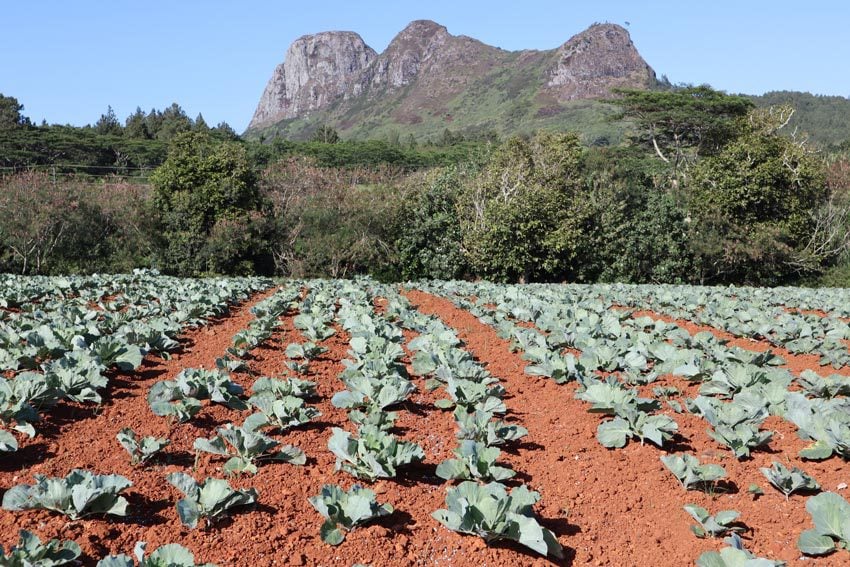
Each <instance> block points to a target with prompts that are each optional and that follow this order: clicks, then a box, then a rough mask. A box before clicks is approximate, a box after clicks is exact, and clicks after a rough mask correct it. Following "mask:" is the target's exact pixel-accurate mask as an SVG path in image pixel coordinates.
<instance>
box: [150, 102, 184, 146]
mask: <svg viewBox="0 0 850 567" xmlns="http://www.w3.org/2000/svg"><path fill="white" fill-rule="evenodd" d="M151 114H152V115H153V116H152V117H151V119H152V121H153V122H154V123H155V124H156V127H154V128H151V132H152V133H153V134H154V136H155V137H156V138H157V139H158V140H164V141H166V142H167V141H170V140H171V139H173V138H174V137H175V136H176V135H178V134H182V133H184V132H189V131H191V130H192V119H191V118H189V117H188V116H187V115H186V112H185V111H184V110H183V109H182V108H181V107H180V105H179V104H177V103H176V102H174V103H171V106H169V107H168V108H166V109H165V110H163V111H162V112H161V113H158V112H156V110H153V111H151Z"/></svg>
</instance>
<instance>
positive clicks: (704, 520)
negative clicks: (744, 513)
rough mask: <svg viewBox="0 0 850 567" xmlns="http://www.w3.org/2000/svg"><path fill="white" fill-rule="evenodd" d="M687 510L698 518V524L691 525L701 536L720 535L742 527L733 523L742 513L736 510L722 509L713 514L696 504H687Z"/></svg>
mask: <svg viewBox="0 0 850 567" xmlns="http://www.w3.org/2000/svg"><path fill="white" fill-rule="evenodd" d="M685 512H687V513H688V514H690V515H691V517H692V518H693V519H694V520H696V522H697V525H695V526H691V531H692V532H694V535H695V536H697V537H699V538H703V537H706V536H711V537H720V536H722V535H725V534H727V533H729V532H731V531H736V530H741V529H742V528H741V527H740V526H734V525H733V523H734V522H735V520H737V519H738V517H739V516H740V515H741V514H740V513H739V512H736V511H735V510H721V511H720V512H718V513H717V514H714V515H713V516H712V515H711V514H709V512H708V510H706V509H705V508H702V507H700V506H697V505H695V504H687V505H686V506H685Z"/></svg>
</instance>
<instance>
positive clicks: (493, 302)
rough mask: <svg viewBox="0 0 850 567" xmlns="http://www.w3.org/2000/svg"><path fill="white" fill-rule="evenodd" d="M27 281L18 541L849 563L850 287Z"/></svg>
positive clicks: (164, 554)
mask: <svg viewBox="0 0 850 567" xmlns="http://www.w3.org/2000/svg"><path fill="white" fill-rule="evenodd" d="M0 288H2V294H0V342H2V349H0V365H2V371H3V373H4V380H2V381H0V494H2V509H1V510H0V545H2V549H1V550H0V567H2V566H7V565H8V566H25V565H40V566H42V565H43V566H53V565H57V566H58V565H97V566H102V567H112V566H122V567H123V566H134V565H146V566H148V567H158V566H184V565H189V566H191V565H207V564H214V565H221V566H225V565H255V566H261V565H346V566H350V565H355V564H365V565H461V566H467V565H469V566H472V565H476V566H478V565H529V564H535V565H546V564H555V565H617V566H619V565H694V564H695V565H700V566H704V567H715V566H718V567H720V566H730V567H731V566H744V565H746V566H768V565H786V564H787V565H817V566H820V565H846V564H848V563H850V550H848V548H850V502H848V498H850V496H848V495H850V491H848V484H850V466H848V464H847V460H848V459H850V398H848V394H850V350H848V345H850V326H848V321H850V290H839V289H802V288H774V289H761V288H734V287H728V288H725V287H724V288H711V287H688V286H668V285H643V286H627V285H619V284H616V285H544V284H531V285H497V284H491V283H486V282H476V283H469V282H436V281H431V282H415V283H408V284H406V285H401V286H398V285H386V284H380V283H377V282H375V281H373V280H370V279H359V280H303V281H296V280H285V281H272V280H267V279H260V278H209V279H176V278H170V277H165V276H160V275H158V274H157V273H155V272H149V271H138V272H136V273H133V274H128V275H121V276H98V275H95V276H89V277H61V278H59V277H53V278H48V277H20V276H9V275H6V276H0Z"/></svg>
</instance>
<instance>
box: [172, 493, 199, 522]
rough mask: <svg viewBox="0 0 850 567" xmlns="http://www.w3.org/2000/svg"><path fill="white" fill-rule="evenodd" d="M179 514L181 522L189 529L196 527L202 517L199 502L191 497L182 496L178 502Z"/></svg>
mask: <svg viewBox="0 0 850 567" xmlns="http://www.w3.org/2000/svg"><path fill="white" fill-rule="evenodd" d="M177 516H178V517H179V518H180V522H181V523H182V524H183V525H184V526H186V527H188V528H189V529H195V528H196V527H197V526H198V520H199V519H200V517H201V513H200V510H199V508H198V503H197V502H195V501H194V500H190V499H189V498H182V499H180V500H179V501H178V502H177Z"/></svg>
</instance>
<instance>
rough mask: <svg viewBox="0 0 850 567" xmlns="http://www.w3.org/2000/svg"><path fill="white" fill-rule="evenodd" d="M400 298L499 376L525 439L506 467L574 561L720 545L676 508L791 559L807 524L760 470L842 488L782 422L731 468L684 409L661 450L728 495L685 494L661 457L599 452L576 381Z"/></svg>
mask: <svg viewBox="0 0 850 567" xmlns="http://www.w3.org/2000/svg"><path fill="white" fill-rule="evenodd" d="M407 295H408V297H409V298H410V299H411V301H413V302H414V303H416V304H418V305H419V308H420V309H421V310H422V311H423V312H426V313H436V314H438V315H440V317H441V318H443V320H444V321H445V322H446V323H447V324H448V325H450V326H452V327H454V328H455V329H457V330H458V334H459V336H460V338H461V339H462V340H463V341H464V342H465V343H466V344H467V345H468V348H470V350H471V351H472V352H473V353H474V354H475V355H476V357H477V358H478V359H479V360H482V361H486V362H487V368H488V369H489V370H490V371H491V372H492V373H493V374H494V375H496V376H498V377H500V378H502V383H503V384H504V386H505V388H506V389H507V391H508V393H509V394H510V396H511V397H509V398H508V400H507V405H508V407H509V408H510V410H511V412H512V415H513V416H514V417H516V418H517V419H518V421H519V422H520V423H522V424H523V425H524V426H525V427H526V428H528V430H529V437H528V438H527V441H528V442H527V443H524V444H523V446H521V447H520V449H519V451H518V452H517V454H516V455H515V456H511V458H509V459H508V461H509V462H510V463H511V465H512V466H513V468H514V469H516V470H518V471H523V472H524V473H526V475H527V477H526V478H525V479H524V480H525V481H526V482H527V484H529V485H530V486H531V487H532V488H534V489H535V490H538V491H539V492H540V493H541V495H542V500H541V502H540V503H539V504H538V505H537V512H538V515H539V516H540V517H542V518H543V519H544V520H543V523H544V524H546V525H548V527H550V529H553V531H555V533H556V534H558V536H559V540H560V541H561V543H562V544H563V545H565V546H566V547H568V548H571V551H572V553H573V554H574V557H573V560H574V563H575V564H576V565H586V564H590V565H690V564H693V561H694V560H695V559H696V558H697V557H698V556H699V554H700V553H702V552H703V551H706V550H710V549H718V548H720V547H722V543H721V541H720V540H701V539H697V538H696V537H695V536H694V535H693V534H692V533H691V532H690V529H689V526H690V525H691V524H692V523H693V522H692V520H691V518H690V516H688V514H687V513H686V512H685V511H684V510H683V509H682V507H683V506H684V505H685V504H689V503H693V504H698V505H700V506H703V507H705V508H707V509H708V510H709V511H710V512H712V513H715V512H717V511H719V510H723V509H734V510H738V511H739V512H741V518H740V519H741V521H742V522H744V523H745V524H746V525H747V526H748V527H750V528H751V531H749V532H747V533H746V534H745V541H746V545H747V548H748V549H750V550H751V551H753V552H754V553H756V554H757V555H760V556H766V557H771V558H774V559H783V560H786V561H788V562H789V564H791V565H796V564H802V563H803V560H802V559H801V554H800V553H799V552H798V551H797V546H796V540H797V536H798V535H799V533H800V532H801V531H802V530H804V529H807V528H809V527H811V521H810V519H809V516H808V514H807V513H806V511H805V497H804V496H799V495H792V496H791V498H790V500H789V501H788V502H785V497H784V496H783V495H782V494H780V493H779V492H777V491H776V490H774V489H773V488H772V487H771V486H769V485H768V483H767V482H766V480H765V479H764V477H763V476H762V475H761V473H760V472H759V470H758V469H759V467H767V466H770V463H771V461H773V460H779V461H782V462H783V463H786V464H787V463H789V462H790V463H792V464H794V465H795V466H800V467H801V468H803V469H804V470H806V471H807V472H809V473H810V474H812V475H813V476H814V477H815V478H816V479H818V480H819V481H820V482H821V484H822V486H823V487H824V489H826V490H836V488H837V486H838V485H839V484H840V483H842V482H850V471H848V468H847V466H846V465H845V463H844V462H843V461H840V460H837V459H831V460H828V461H825V462H822V463H812V462H802V461H800V459H798V458H797V452H798V451H799V450H800V449H802V448H803V447H804V446H805V445H806V443H805V442H803V441H802V440H800V439H799V438H798V437H797V435H796V433H795V431H794V426H793V425H792V424H789V423H787V422H784V421H781V420H779V419H777V418H770V419H768V421H767V422H766V424H765V427H767V428H770V429H772V430H775V431H776V432H777V434H776V436H775V438H774V440H773V441H772V442H771V443H770V450H769V452H768V451H757V452H754V453H753V457H752V459H750V460H745V461H737V460H735V459H734V458H733V457H732V456H731V454H730V453H729V452H728V451H727V450H726V449H724V448H722V447H720V446H719V445H717V444H716V443H715V442H714V441H713V440H712V439H711V438H710V437H708V435H706V433H705V430H706V428H707V427H708V424H707V423H706V422H705V421H704V420H702V419H701V418H699V417H697V416H693V415H690V414H671V415H673V417H674V419H675V420H676V421H677V422H678V424H679V431H680V434H681V435H680V437H679V438H678V439H677V440H676V441H677V443H676V445H675V446H672V447H670V449H671V450H675V451H676V452H679V451H687V452H690V453H693V454H696V455H697V456H698V457H699V458H700V460H701V461H702V462H714V463H719V464H722V465H723V466H724V467H725V468H726V471H727V478H728V480H729V481H730V484H728V485H727V486H726V489H727V490H728V491H729V492H724V493H721V492H718V493H716V494H714V495H708V494H703V493H702V492H696V491H689V492H685V491H684V490H682V489H681V488H680V487H679V485H678V483H677V482H676V480H675V479H674V478H673V476H672V475H671V474H670V473H669V472H668V471H667V470H666V468H664V466H663V465H662V464H661V462H660V460H659V456H661V455H663V454H666V451H663V450H660V449H658V448H657V447H655V446H653V445H650V444H647V445H644V446H641V445H640V443H633V442H630V443H629V444H628V445H627V446H626V447H625V448H624V449H617V450H608V449H605V448H604V447H602V445H600V444H599V442H598V441H597V440H596V438H595V437H596V427H597V425H598V424H599V422H600V421H601V419H600V418H599V417H597V416H595V415H593V414H589V413H588V412H587V404H585V403H584V402H581V401H578V400H576V399H575V398H574V394H575V389H576V385H575V384H567V385H563V386H559V385H557V384H555V383H554V382H553V381H551V380H548V379H544V378H535V377H530V376H526V375H525V374H524V373H523V368H524V366H525V365H526V364H527V363H526V362H525V361H523V360H522V359H521V357H520V355H519V354H512V353H510V344H509V342H508V341H505V340H502V339H500V338H499V337H498V336H497V335H496V332H495V331H494V330H493V329H492V328H490V327H488V326H485V325H483V324H482V323H480V322H479V321H478V320H477V318H476V317H475V316H473V315H472V314H471V313H469V312H467V311H464V310H461V309H458V308H457V307H455V306H454V305H453V304H451V303H450V302H449V301H447V300H444V299H441V298H436V297H433V296H431V295H428V294H426V293H422V292H419V291H412V292H410V293H408V294H407ZM656 385H674V386H677V387H679V388H680V389H683V390H687V389H688V388H689V387H690V388H691V389H692V388H693V387H692V386H689V385H688V384H687V382H685V381H684V380H675V379H673V378H672V377H665V378H663V379H662V380H661V381H659V382H656V383H655V384H653V385H652V386H656ZM689 395H693V393H689ZM751 483H756V484H758V485H759V486H761V487H762V489H763V490H764V492H765V495H764V496H761V497H759V498H756V499H754V498H753V497H752V496H750V495H749V494H748V493H747V492H746V491H747V488H748V487H749V485H750V484H751ZM567 511H568V513H566V512H567ZM846 560H847V557H846V554H844V556H842V554H840V553H837V554H835V555H833V556H832V557H827V558H824V559H817V560H810V559H807V560H805V561H806V562H807V564H817V565H843V564H846Z"/></svg>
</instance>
